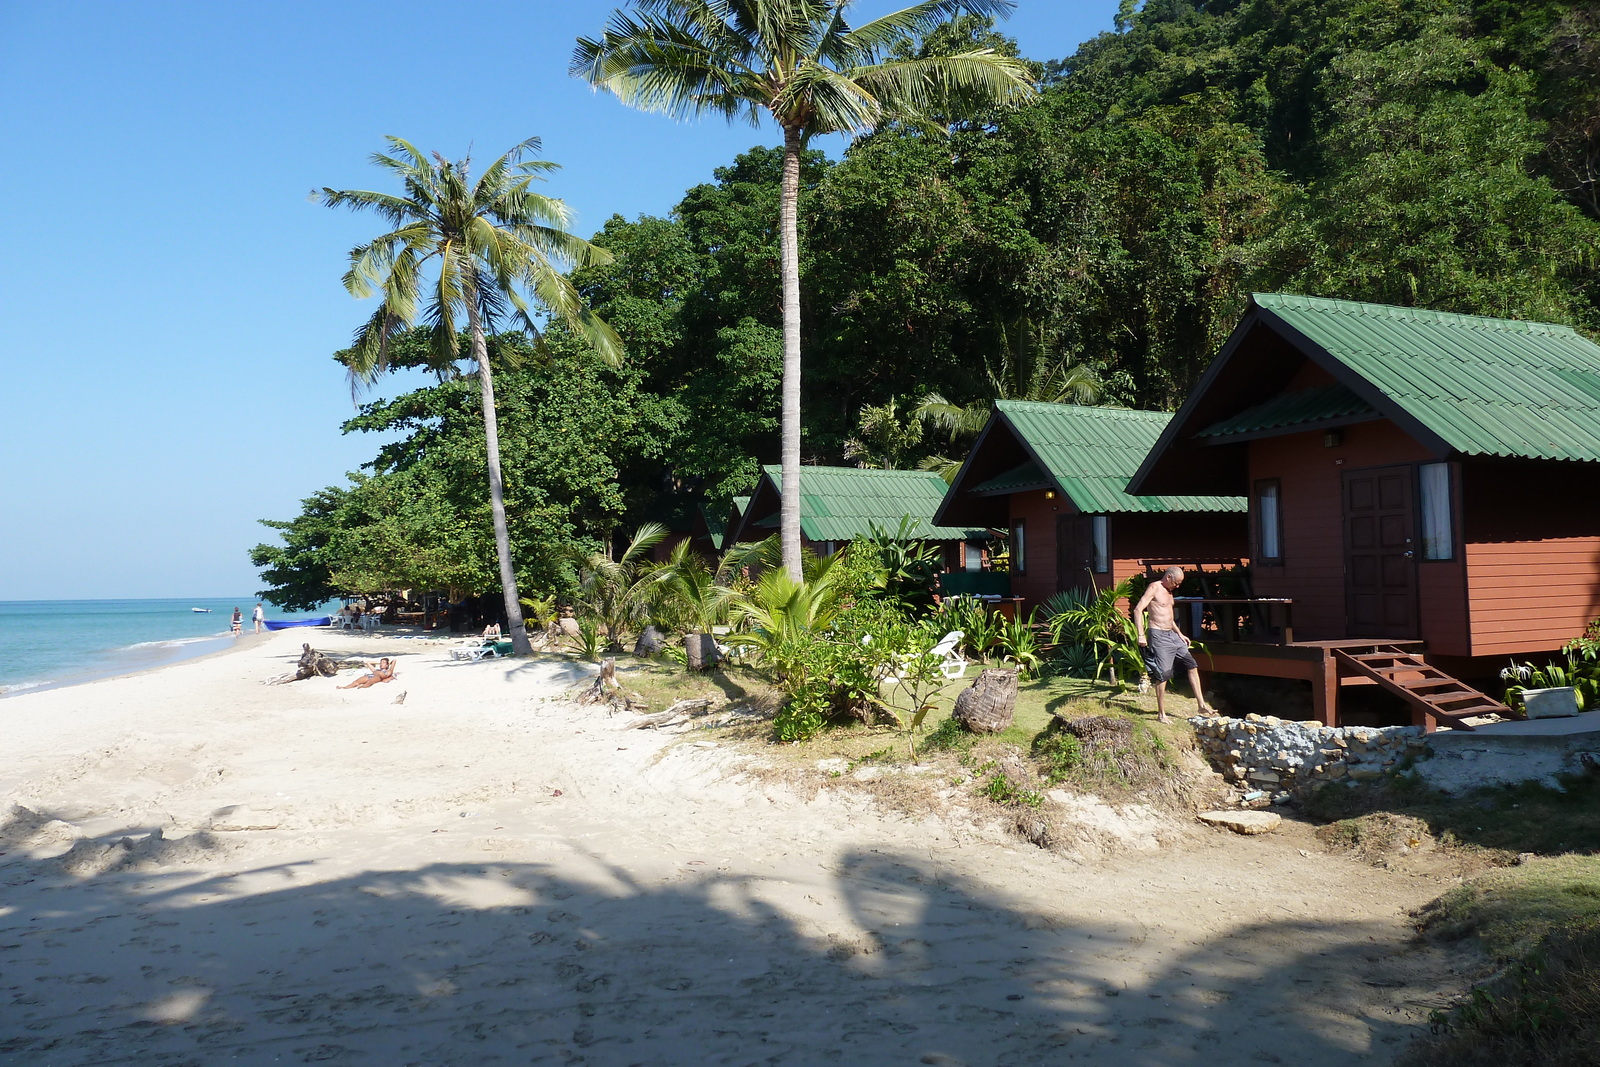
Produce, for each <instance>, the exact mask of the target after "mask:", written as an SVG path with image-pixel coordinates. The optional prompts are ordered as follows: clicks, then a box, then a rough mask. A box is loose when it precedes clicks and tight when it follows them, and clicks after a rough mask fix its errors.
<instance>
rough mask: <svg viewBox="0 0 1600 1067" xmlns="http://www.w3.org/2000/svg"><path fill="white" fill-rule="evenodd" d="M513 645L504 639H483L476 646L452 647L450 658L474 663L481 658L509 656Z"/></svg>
mask: <svg viewBox="0 0 1600 1067" xmlns="http://www.w3.org/2000/svg"><path fill="white" fill-rule="evenodd" d="M513 647H514V646H513V645H512V644H511V642H510V641H507V640H504V639H502V640H499V641H494V640H490V641H484V642H483V643H482V644H479V645H477V646H471V645H464V646H457V647H456V648H452V649H451V650H450V658H451V659H464V660H468V661H470V662H472V663H476V662H478V661H479V660H481V659H493V658H494V657H496V656H509V655H511V652H512V649H513Z"/></svg>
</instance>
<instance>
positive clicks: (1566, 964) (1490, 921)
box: [1398, 856, 1600, 1067]
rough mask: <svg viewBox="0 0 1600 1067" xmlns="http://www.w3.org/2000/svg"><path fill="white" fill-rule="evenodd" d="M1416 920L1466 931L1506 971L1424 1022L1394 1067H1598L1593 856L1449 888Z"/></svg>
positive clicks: (1599, 872) (1599, 982)
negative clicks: (1427, 1025) (1429, 1027)
mask: <svg viewBox="0 0 1600 1067" xmlns="http://www.w3.org/2000/svg"><path fill="white" fill-rule="evenodd" d="M1420 920H1421V923H1422V925H1423V927H1424V928H1425V929H1427V930H1428V931H1429V932H1431V933H1434V934H1436V935H1440V936H1446V937H1464V936H1471V935H1476V936H1477V937H1478V938H1480V939H1481V940H1482V942H1483V943H1484V946H1485V947H1486V948H1487V949H1488V950H1489V951H1490V953H1491V954H1493V955H1494V956H1495V957H1496V959H1498V960H1500V961H1502V962H1505V961H1509V965H1508V966H1507V967H1506V968H1505V970H1504V971H1502V972H1501V973H1500V974H1499V975H1497V976H1496V977H1495V978H1494V979H1492V980H1490V981H1489V982H1488V983H1486V984H1484V985H1482V986H1479V987H1476V988H1474V989H1473V990H1472V991H1471V992H1470V993H1469V994H1468V995H1467V996H1466V997H1464V998H1462V999H1461V1000H1460V1001H1458V1002H1457V1003H1456V1004H1455V1005H1454V1006H1453V1007H1451V1008H1450V1009H1449V1010H1447V1011H1439V1012H1435V1013H1434V1015H1433V1017H1432V1020H1431V1021H1432V1023H1433V1033H1434V1036H1433V1037H1429V1038H1422V1039H1420V1040H1418V1041H1417V1042H1415V1043H1414V1044H1413V1045H1412V1046H1411V1048H1409V1049H1408V1050H1407V1051H1406V1053H1405V1054H1404V1055H1402V1056H1401V1057H1400V1059H1399V1061H1398V1064H1399V1065H1400V1067H1580V1065H1583V1067H1588V1065H1592V1064H1595V1063H1600V857H1594V856H1561V857H1554V858H1550V859H1534V860H1532V861H1530V862H1528V863H1525V864H1522V865H1520V866H1517V867H1508V868H1504V869H1502V870H1497V871H1491V872H1489V873H1488V874H1484V875H1481V876H1479V877H1478V878H1475V879H1473V880H1472V881H1471V882H1469V883H1467V884H1465V885H1462V886H1459V887H1457V888H1456V889H1452V890H1451V891H1450V892H1448V893H1446V894H1445V895H1444V896H1442V897H1440V898H1439V899H1438V900H1436V901H1434V902H1433V903H1432V904H1430V905H1428V907H1426V908H1424V909H1423V911H1422V913H1421V915H1420Z"/></svg>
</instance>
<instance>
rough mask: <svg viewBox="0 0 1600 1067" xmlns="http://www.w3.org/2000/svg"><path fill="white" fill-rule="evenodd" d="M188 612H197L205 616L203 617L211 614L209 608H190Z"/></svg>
mask: <svg viewBox="0 0 1600 1067" xmlns="http://www.w3.org/2000/svg"><path fill="white" fill-rule="evenodd" d="M189 610H190V611H198V612H201V613H202V614H205V615H209V614H211V609H210V608H190V609H189Z"/></svg>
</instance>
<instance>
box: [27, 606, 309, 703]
mask: <svg viewBox="0 0 1600 1067" xmlns="http://www.w3.org/2000/svg"><path fill="white" fill-rule="evenodd" d="M255 606H256V601H255V598H254V597H234V598H214V599H202V600H0V698H4V697H7V696H14V695H16V694H17V693H22V692H27V691H28V690H31V689H38V688H40V687H47V686H57V685H73V684H76V683H78V682H88V681H93V680H94V679H96V678H109V677H111V676H113V675H118V674H127V673H129V672H131V671H142V670H146V669H148V668H150V667H162V666H166V665H167V664H169V663H177V662H178V661H179V660H185V659H192V658H194V657H195V656H203V655H206V654H207V653H210V652H216V651H219V650H221V649H225V648H227V647H228V646H229V645H230V644H231V643H232V642H233V638H232V637H231V636H230V635H229V633H228V624H229V621H230V620H231V619H232V617H233V609H234V608H235V607H237V608H238V609H239V610H240V611H241V612H243V613H244V628H245V633H247V634H248V633H249V632H250V610H251V609H252V608H254V607H255ZM337 607H338V605H337V604H333V605H330V606H329V608H328V609H319V610H317V611H314V612H285V611H279V610H277V609H276V608H274V607H273V606H272V605H271V604H268V605H266V608H267V618H269V619H303V618H308V617H310V616H314V615H326V614H328V611H329V610H333V609H336V608H337ZM195 608H209V609H211V610H210V611H209V612H198V611H195V610H193V609H195Z"/></svg>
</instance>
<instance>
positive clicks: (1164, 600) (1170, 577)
mask: <svg viewBox="0 0 1600 1067" xmlns="http://www.w3.org/2000/svg"><path fill="white" fill-rule="evenodd" d="M1182 584H1183V568H1182V567H1168V568H1167V569H1166V572H1165V573H1163V574H1162V575H1161V580H1160V581H1159V582H1152V583H1150V587H1149V588H1148V589H1146V590H1145V591H1144V596H1142V597H1140V598H1139V602H1138V603H1137V604H1135V605H1134V606H1133V632H1134V633H1135V634H1137V635H1138V637H1139V647H1140V648H1141V649H1143V650H1144V662H1145V666H1146V667H1147V668H1148V669H1149V671H1150V676H1151V677H1152V678H1154V679H1155V680H1156V718H1157V719H1158V720H1159V721H1161V722H1171V721H1172V720H1171V719H1168V718H1167V707H1166V701H1165V698H1166V695H1167V680H1168V679H1169V678H1171V677H1172V673H1173V669H1174V668H1175V667H1182V668H1184V669H1185V670H1186V671H1188V672H1189V688H1191V689H1193V690H1194V699H1195V702H1196V703H1198V704H1199V705H1200V709H1199V714H1201V715H1212V714H1215V710H1214V709H1212V708H1209V707H1207V706H1206V698H1205V697H1204V696H1202V695H1201V693H1200V668H1199V666H1198V665H1197V664H1196V663H1195V661H1194V656H1193V655H1191V654H1190V652H1189V639H1188V638H1187V637H1185V636H1183V631H1182V630H1179V629H1178V624H1177V622H1176V621H1175V620H1174V619H1173V617H1172V591H1173V590H1174V589H1176V588H1178V586H1180V585H1182ZM1146 610H1148V611H1149V612H1150V632H1149V634H1148V635H1147V634H1146V633H1145V625H1144V613H1145V611H1146Z"/></svg>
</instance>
